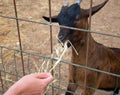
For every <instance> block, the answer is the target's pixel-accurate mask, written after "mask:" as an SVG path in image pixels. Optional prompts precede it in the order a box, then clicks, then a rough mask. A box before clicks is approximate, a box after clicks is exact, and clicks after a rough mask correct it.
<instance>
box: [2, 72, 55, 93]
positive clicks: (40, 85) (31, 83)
mask: <svg viewBox="0 0 120 95" xmlns="http://www.w3.org/2000/svg"><path fill="white" fill-rule="evenodd" d="M52 81H53V76H52V75H51V74H49V73H35V74H30V75H26V76H24V77H23V78H21V79H20V80H19V81H17V82H16V83H15V84H14V85H13V86H12V87H10V88H9V89H8V91H7V92H6V93H5V94H4V95H41V94H42V93H44V91H45V90H46V87H47V85H48V84H49V83H51V82H52Z"/></svg>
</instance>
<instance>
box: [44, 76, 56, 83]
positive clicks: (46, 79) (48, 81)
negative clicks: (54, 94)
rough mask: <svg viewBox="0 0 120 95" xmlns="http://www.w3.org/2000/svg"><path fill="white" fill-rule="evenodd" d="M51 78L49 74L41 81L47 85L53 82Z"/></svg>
mask: <svg viewBox="0 0 120 95" xmlns="http://www.w3.org/2000/svg"><path fill="white" fill-rule="evenodd" d="M53 79H54V78H53V76H52V75H51V74H49V76H48V77H47V78H44V79H43V81H44V82H45V83H46V84H49V83H51V82H52V81H53Z"/></svg>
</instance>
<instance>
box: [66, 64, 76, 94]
mask: <svg viewBox="0 0 120 95" xmlns="http://www.w3.org/2000/svg"><path fill="white" fill-rule="evenodd" d="M76 76H77V73H76V67H75V66H72V65H69V85H68V87H67V92H66V94H65V95H74V94H73V93H74V92H75V90H76V89H77V84H76V81H77V80H76Z"/></svg>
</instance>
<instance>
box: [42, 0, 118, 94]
mask: <svg viewBox="0 0 120 95" xmlns="http://www.w3.org/2000/svg"><path fill="white" fill-rule="evenodd" d="M107 2H108V0H106V1H105V2H103V3H101V4H99V5H97V6H95V7H93V8H92V15H93V14H95V13H96V12H98V11H99V10H100V9H101V8H102V7H103V6H104V5H105V4H106V3H107ZM88 17H89V9H87V10H85V9H81V8H80V7H79V5H78V4H72V5H71V6H70V7H67V6H63V7H62V9H61V12H60V13H59V14H58V16H54V17H52V22H58V23H59V24H60V25H65V26H69V27H75V28H81V29H88ZM43 18H44V19H45V20H47V21H49V18H48V17H43ZM58 38H59V39H60V40H61V41H62V42H63V43H64V42H65V41H66V40H70V41H71V42H72V44H73V45H74V47H75V48H76V50H77V52H78V54H79V55H76V53H75V51H74V50H72V62H73V63H75V64H80V65H83V66H86V50H87V39H88V33H86V32H82V31H78V30H71V29H65V28H60V32H59V35H58ZM68 47H70V44H69V43H68ZM87 66H88V67H91V68H96V69H99V70H103V71H107V72H111V73H116V74H120V49H117V48H109V47H106V46H104V45H102V44H99V43H97V42H96V41H95V40H94V39H93V37H92V35H91V34H90V33H89V51H88V64H87ZM84 83H85V84H86V85H85V84H84ZM78 84H80V85H83V86H79V85H78ZM84 85H85V86H86V87H85V86H84ZM88 87H92V88H97V89H103V90H114V89H115V88H116V87H118V88H119V87H120V78H117V77H115V76H112V75H107V74H104V73H99V72H95V71H90V70H85V69H83V68H79V67H75V66H72V65H69V85H68V88H67V90H68V91H70V92H66V95H73V94H72V93H71V92H73V93H74V92H75V90H76V89H77V88H80V89H85V90H84V91H83V92H82V95H93V93H94V92H95V91H94V90H92V89H90V88H88Z"/></svg>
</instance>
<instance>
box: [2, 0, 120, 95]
mask: <svg viewBox="0 0 120 95" xmlns="http://www.w3.org/2000/svg"><path fill="white" fill-rule="evenodd" d="M69 1H70V2H71V1H72V0H69ZM4 2H7V5H4ZM16 2H17V3H16ZM29 2H31V5H29V4H30V3H29ZM38 2H39V4H40V5H41V6H45V8H44V7H43V9H41V10H44V9H46V7H48V6H49V7H48V10H49V13H47V15H48V14H49V16H50V17H51V15H52V13H51V12H52V9H51V7H52V6H51V4H52V3H54V2H58V1H53V0H48V1H46V3H44V4H43V5H42V4H41V3H42V0H40V1H39V0H38ZM60 2H64V1H60ZM88 2H91V3H89V4H90V6H91V7H92V4H93V3H94V2H95V1H94V0H88ZM117 2H119V1H117ZM25 3H26V5H25V6H27V7H30V6H32V5H33V6H34V5H35V4H37V3H34V4H33V2H32V0H26V1H25V0H24V1H23V0H21V1H20V0H13V1H12V0H10V1H7V0H5V1H3V0H0V8H3V7H1V6H4V7H6V10H12V11H10V12H11V13H12V15H8V14H10V13H9V12H8V13H4V10H2V9H0V19H5V21H6V20H9V22H6V23H5V24H6V25H7V23H8V24H9V23H13V25H12V26H13V27H14V28H17V29H15V30H14V31H15V32H16V31H17V33H16V34H15V35H16V36H17V38H18V40H17V41H15V43H16V42H17V43H16V44H17V48H15V46H16V44H15V45H13V44H12V43H11V42H9V43H11V44H12V45H8V47H7V46H6V45H5V46H4V44H3V45H2V44H1V45H0V93H1V95H2V94H3V93H4V92H5V91H6V90H7V89H8V88H9V87H10V86H11V85H13V84H14V83H15V82H16V81H17V80H19V79H20V78H21V77H22V76H23V75H25V74H30V73H35V72H41V71H40V68H41V66H42V63H44V62H46V63H47V62H51V66H53V64H54V63H55V62H56V61H57V60H58V59H57V58H55V57H51V56H50V55H51V54H52V53H53V52H54V51H53V47H54V45H55V44H56V43H57V41H56V42H55V41H54V40H55V39H56V35H54V33H53V31H58V29H55V30H54V29H53V28H54V27H55V28H56V27H57V28H60V27H62V28H67V29H68V28H69V29H72V30H79V31H83V32H88V33H89V32H90V33H93V34H96V35H97V34H98V35H103V36H107V37H111V38H116V39H117V40H119V38H120V35H119V34H117V35H116V34H114V33H113V34H110V33H108V31H106V32H103V31H94V30H92V28H91V16H90V19H89V25H90V26H89V30H85V29H78V28H74V27H68V26H62V25H58V24H53V23H51V22H50V23H48V22H43V21H39V20H38V21H37V20H32V19H31V18H32V17H31V16H29V17H28V18H29V19H28V18H27V19H26V18H24V17H22V15H19V14H20V13H21V11H20V10H23V9H22V8H21V6H23V4H25ZM60 4H63V3H60ZM8 5H10V9H8V8H7V7H8ZM117 5H118V3H117ZM58 6H61V5H59V4H58ZM58 6H57V7H58ZM118 6H119V5H118ZM35 7H38V6H34V7H32V8H35ZM17 8H18V9H17ZM32 8H31V9H32ZM27 11H31V10H30V9H27ZM37 12H38V11H37ZM41 12H43V11H41ZM33 14H34V12H33ZM35 14H36V12H35ZM14 15H15V16H14ZM31 15H32V14H31ZM39 15H40V14H39ZM90 15H91V12H90ZM37 18H38V19H39V17H37ZM118 18H119V17H118ZM29 23H30V24H29ZM25 24H26V25H28V26H29V27H31V29H32V31H38V30H40V28H41V27H43V28H45V29H49V30H42V29H41V32H38V33H36V34H35V35H34V32H33V34H31V35H30V34H29V33H28V35H29V36H31V38H32V39H30V40H28V41H24V40H23V39H25V40H26V38H23V37H25V36H26V35H23V34H21V33H22V32H23V31H24V30H23V29H22V28H21V27H23V28H26V27H24V25H25ZM32 25H33V26H32ZM34 25H35V26H36V27H40V28H37V29H38V30H37V29H35V28H34ZM39 25H41V26H39ZM49 27H50V28H49ZM52 27H53V28H52ZM116 28H117V27H116ZM3 29H4V28H3ZM3 29H0V30H3ZM26 31H28V32H29V31H30V30H29V29H27V30H26ZM44 31H46V32H45V33H44V34H42V33H43V32H44ZM48 33H50V34H48ZM13 34H14V33H13ZM24 34H27V33H24ZM2 35H7V34H2ZM37 35H41V36H43V37H41V39H39V37H38V38H37V37H36V36H37ZM33 37H34V39H33ZM43 38H44V40H43ZM88 39H89V38H88ZM8 40H9V39H8ZM34 40H38V41H34ZM39 40H41V41H40V42H39ZM13 42H14V41H13ZM36 42H37V43H38V44H37V45H35V46H33V45H34V43H36ZM26 43H27V45H26ZM31 43H33V44H31ZM27 46H29V48H28V47H27ZM32 46H33V47H34V49H37V50H35V51H37V53H36V52H33V50H34V49H32ZM48 46H49V47H48ZM26 47H27V49H26ZM118 47H119V45H118ZM50 48H51V49H50ZM39 49H41V50H39ZM87 49H89V40H88V48H87ZM31 51H32V52H31ZM39 51H40V52H39ZM38 52H39V53H38ZM68 55H69V54H68ZM68 55H67V56H68ZM86 55H87V54H86ZM68 57H69V56H68ZM65 60H67V61H64V60H62V61H61V62H60V64H59V65H58V66H57V67H56V68H55V69H54V71H53V72H52V74H53V75H54V77H55V79H56V82H55V83H53V84H51V85H50V86H49V89H48V90H47V94H48V95H51V94H52V95H64V93H65V92H66V89H67V85H68V84H69V83H68V73H69V69H68V65H73V66H75V67H79V68H83V69H85V70H89V71H93V72H97V73H104V74H106V75H111V76H115V77H117V78H119V77H120V75H118V74H115V73H111V72H107V71H103V70H99V69H95V68H90V67H87V64H88V63H89V62H88V61H87V59H86V66H83V65H78V64H76V63H72V62H71V61H69V60H70V58H65ZM45 72H47V71H45ZM77 73H78V72H77ZM97 73H96V77H97ZM94 82H96V80H95V79H94ZM70 84H74V85H75V83H70ZM77 85H78V86H81V87H84V86H85V84H77ZM86 87H87V88H89V89H92V90H95V91H97V93H99V94H97V95H103V93H104V95H108V94H109V93H108V92H105V91H101V90H99V89H96V88H95V87H92V86H87V85H86ZM71 93H73V92H71ZM111 93H112V92H110V94H111ZM74 94H75V95H80V91H79V90H77V91H76V93H74ZM116 95H118V94H116Z"/></svg>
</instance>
